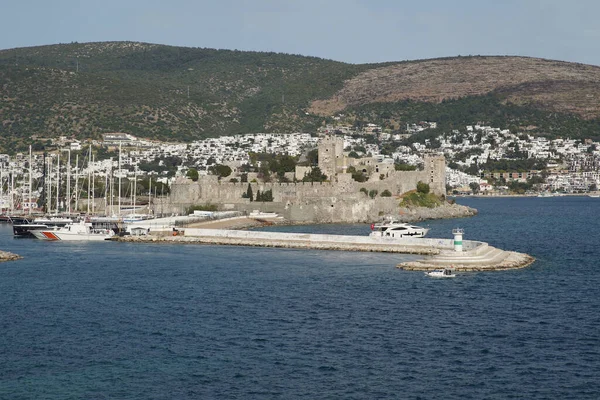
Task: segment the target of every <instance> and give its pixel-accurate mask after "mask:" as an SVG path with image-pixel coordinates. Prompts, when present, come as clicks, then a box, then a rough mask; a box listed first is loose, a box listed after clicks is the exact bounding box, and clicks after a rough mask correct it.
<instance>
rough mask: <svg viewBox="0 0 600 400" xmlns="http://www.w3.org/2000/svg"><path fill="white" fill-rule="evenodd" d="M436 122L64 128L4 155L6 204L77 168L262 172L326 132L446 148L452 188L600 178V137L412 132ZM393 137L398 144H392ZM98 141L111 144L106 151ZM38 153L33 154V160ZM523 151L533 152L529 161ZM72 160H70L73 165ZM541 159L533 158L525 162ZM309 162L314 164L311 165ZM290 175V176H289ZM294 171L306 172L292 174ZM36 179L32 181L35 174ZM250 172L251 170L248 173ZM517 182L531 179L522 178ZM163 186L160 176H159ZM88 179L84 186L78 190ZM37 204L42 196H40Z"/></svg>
mask: <svg viewBox="0 0 600 400" xmlns="http://www.w3.org/2000/svg"><path fill="white" fill-rule="evenodd" d="M436 127H437V124H436V123H435V122H419V123H413V124H407V126H406V130H405V131H403V133H397V134H393V133H389V132H384V131H383V129H382V128H381V127H379V126H377V125H375V124H371V123H369V124H367V125H366V126H365V127H364V128H363V129H360V130H357V129H353V128H352V127H351V126H346V125H328V126H325V127H323V128H322V129H321V130H320V131H319V132H318V134H316V135H315V134H312V135H311V134H309V133H293V134H275V133H256V134H246V135H235V136H222V137H218V138H209V139H204V140H199V141H195V142H192V143H164V142H157V141H149V140H145V139H139V138H136V137H134V136H132V135H130V134H126V133H110V134H105V135H104V137H103V140H98V141H97V140H90V141H87V142H85V143H82V142H79V141H76V140H70V139H68V138H66V137H61V138H59V139H49V140H47V142H49V145H48V146H47V149H45V151H35V152H32V153H31V155H30V154H23V153H18V154H16V155H15V156H12V157H11V156H9V155H7V154H1V155H0V180H1V182H2V185H0V188H1V189H2V192H1V194H0V199H1V207H2V209H4V210H6V209H9V208H19V207H22V208H27V207H29V204H28V199H30V198H33V199H38V198H39V197H40V194H41V191H42V189H43V188H42V187H41V186H40V182H41V178H42V177H45V184H46V185H48V182H54V184H56V183H57V182H59V184H60V182H61V179H62V182H63V186H64V185H65V181H66V180H67V178H66V177H67V174H69V175H70V176H71V180H72V179H78V178H76V177H83V178H84V179H85V177H87V176H95V177H97V179H98V181H102V180H104V179H106V180H108V179H109V178H106V177H108V176H110V177H111V178H110V179H116V178H124V179H128V180H132V179H138V178H141V177H143V176H145V177H148V178H150V179H151V180H152V181H154V182H155V185H156V184H158V183H160V184H163V185H165V186H166V187H168V186H170V185H171V184H172V183H173V182H174V181H175V180H176V179H178V178H181V177H186V176H189V172H190V170H194V171H196V172H197V173H198V175H200V176H201V175H209V174H211V173H214V170H212V169H211V168H214V167H215V166H218V165H223V166H227V167H229V168H230V169H231V174H230V175H229V176H227V179H228V180H230V181H232V182H233V181H238V180H240V179H241V178H242V174H246V179H248V178H249V179H260V174H258V173H256V172H253V169H252V168H249V166H253V167H254V171H257V170H258V169H259V168H260V166H261V165H260V164H261V161H257V160H255V159H253V155H256V154H274V155H277V154H278V155H288V156H291V157H294V158H295V159H296V160H297V161H298V162H299V163H302V162H303V161H304V162H305V165H309V164H310V163H309V162H307V160H306V155H307V153H308V152H309V151H310V150H311V149H315V148H316V147H317V144H318V142H319V140H320V138H321V137H322V136H323V135H332V134H333V135H336V137H340V138H342V139H343V147H344V152H345V154H346V155H347V156H349V157H350V158H356V159H363V158H364V159H367V158H369V159H373V160H376V162H378V163H380V164H388V165H394V164H403V165H409V166H415V167H417V168H418V167H419V166H421V165H422V163H423V155H424V154H427V153H431V152H436V153H438V154H443V155H444V156H445V158H446V165H447V167H446V190H447V193H448V194H449V195H451V194H455V195H456V194H461V195H468V194H485V195H506V194H530V195H531V194H539V193H552V192H559V193H588V192H595V191H596V190H597V188H598V186H599V185H600V172H599V171H600V146H599V143H597V142H593V141H591V140H574V139H554V140H549V139H547V138H545V137H534V136H531V135H528V134H526V133H520V134H515V133H511V132H510V131H509V130H507V129H504V130H503V129H499V128H494V127H490V126H483V125H470V126H466V127H464V129H460V130H452V131H451V132H447V133H442V134H440V135H438V136H435V137H430V136H429V137H428V138H426V139H424V140H419V141H416V140H415V141H412V143H408V142H407V139H410V138H411V137H414V135H416V134H419V133H422V132H426V131H428V130H433V129H436ZM390 145H391V146H392V148H393V151H391V152H390V151H385V150H384V149H389V148H390ZM97 149H104V153H103V154H104V157H102V154H97V155H94V154H96V153H98V151H97ZM30 160H31V161H30ZM500 160H504V161H506V162H505V163H504V164H505V167H504V168H502V169H500V168H498V169H486V166H487V165H490V161H492V162H493V161H500ZM518 160H528V161H530V162H529V163H528V164H527V165H525V167H524V165H521V164H520V163H518V162H517V161H518ZM67 165H70V166H71V167H70V168H67ZM527 166H535V168H527ZM304 171H305V172H306V171H307V170H304ZM282 178H283V177H282ZM285 179H286V181H289V180H294V179H298V177H294V176H293V175H289V174H288V175H286V176H285ZM30 181H31V182H37V185H36V184H35V183H34V184H33V185H32V186H31V193H29V189H28V188H29V186H28V183H29V182H30ZM242 181H243V180H242ZM515 183H520V184H527V183H529V185H525V186H522V187H521V190H520V191H518V190H517V189H518V187H517V186H515V185H514V184H515ZM155 188H156V186H155ZM84 189H85V188H82V187H79V190H84ZM33 206H34V207H35V205H33Z"/></svg>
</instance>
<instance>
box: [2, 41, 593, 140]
mask: <svg viewBox="0 0 600 400" xmlns="http://www.w3.org/2000/svg"><path fill="white" fill-rule="evenodd" d="M0 98H1V99H2V101H1V102H0V121H1V122H2V123H1V124H0V151H2V152H15V151H20V150H25V149H26V148H27V146H28V145H29V144H30V143H31V142H32V140H31V137H34V138H37V140H38V142H42V143H43V139H44V138H51V137H58V136H67V137H74V138H80V139H83V138H99V137H100V136H101V134H103V133H107V132H127V133H131V134H133V135H136V136H139V137H145V138H150V139H160V140H165V141H169V140H171V141H191V140H195V139H200V138H205V137H210V136H218V135H230V134H237V133H249V132H298V131H305V132H312V131H314V130H315V129H316V128H317V127H318V126H320V125H321V124H323V123H327V122H333V119H332V116H333V115H339V114H344V115H345V122H347V123H351V124H352V123H353V124H361V123H366V122H374V123H378V124H381V125H383V126H385V127H387V128H389V129H390V130H400V131H401V130H402V129H403V127H404V126H405V124H406V123H413V122H417V121H420V120H430V121H437V122H439V124H440V129H449V128H452V127H460V126H464V125H465V124H473V123H477V122H481V123H486V124H490V125H493V126H496V127H500V128H510V129H513V130H521V129H527V131H529V132H532V133H535V134H545V135H548V136H553V135H561V136H574V137H594V136H598V131H599V127H600V123H599V121H600V120H599V119H598V118H599V117H600V102H598V100H597V99H599V98H600V68H598V67H594V66H586V65H581V64H574V63H563V62H555V61H550V60H542V59H532V58H526V57H454V58H447V59H435V60H420V61H406V62H397V63H385V64H369V65H352V64H345V63H341V62H335V61H330V60H324V59H319V58H314V57H304V56H298V55H289V54H276V53H261V52H243V51H231V50H215V49H202V48H184V47H172V46H164V45H156V44H147V43H135V42H105V43H81V44H80V43H71V44H59V45H52V46H41V47H30V48H19V49H10V50H2V51H0Z"/></svg>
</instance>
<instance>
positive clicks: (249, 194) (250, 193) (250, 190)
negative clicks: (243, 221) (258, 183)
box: [246, 184, 254, 201]
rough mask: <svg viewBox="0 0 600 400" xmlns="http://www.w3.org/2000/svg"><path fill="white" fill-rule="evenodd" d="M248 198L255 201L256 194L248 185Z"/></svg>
mask: <svg viewBox="0 0 600 400" xmlns="http://www.w3.org/2000/svg"><path fill="white" fill-rule="evenodd" d="M246 197H247V198H249V199H250V201H254V193H252V186H250V184H248V190H246Z"/></svg>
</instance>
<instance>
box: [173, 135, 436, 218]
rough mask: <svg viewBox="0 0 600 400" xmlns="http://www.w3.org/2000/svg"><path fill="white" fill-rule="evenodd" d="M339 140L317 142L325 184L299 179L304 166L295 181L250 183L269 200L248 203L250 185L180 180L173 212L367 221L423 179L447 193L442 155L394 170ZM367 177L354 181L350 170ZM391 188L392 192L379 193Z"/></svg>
mask: <svg viewBox="0 0 600 400" xmlns="http://www.w3.org/2000/svg"><path fill="white" fill-rule="evenodd" d="M343 145H344V142H343V139H342V138H340V137H335V136H326V137H324V138H322V139H321V140H320V142H319V145H318V159H319V164H318V166H319V169H320V170H321V172H323V173H324V174H325V175H326V176H327V181H326V182H321V183H316V182H301V180H302V178H303V177H304V173H305V172H306V170H307V169H309V168H308V167H297V168H296V180H300V182H298V181H296V182H294V183H272V182H251V183H250V186H251V188H252V191H253V193H257V192H258V191H259V190H260V191H261V192H262V193H264V192H265V191H269V190H270V191H271V192H272V195H273V202H268V203H262V202H251V201H250V200H249V199H247V198H243V197H242V195H243V194H245V193H246V191H247V189H248V185H249V184H248V183H240V182H236V183H232V182H224V181H222V180H221V181H220V180H219V179H218V177H217V176H215V175H209V176H201V177H200V178H199V179H198V181H197V182H192V181H191V180H189V179H185V178H180V179H179V180H177V181H176V182H175V183H174V184H173V185H172V186H171V195H170V204H171V208H172V212H182V211H183V210H184V208H185V207H188V206H190V205H195V204H207V203H211V204H217V205H219V206H220V208H222V209H225V210H240V211H251V210H254V209H261V211H273V212H277V213H280V214H281V215H283V216H284V217H285V218H286V219H288V220H291V221H297V222H368V221H373V220H376V219H378V218H379V217H380V216H381V215H383V214H396V213H397V209H398V202H399V200H398V198H397V196H398V195H401V194H403V193H406V192H408V191H410V190H414V189H415V188H416V186H417V182H419V181H421V182H424V183H427V184H428V185H429V187H430V190H431V192H433V193H435V194H438V195H445V194H446V184H445V181H446V178H445V169H446V161H445V158H444V156H443V155H426V156H425V157H424V168H423V170H420V171H396V170H395V168H394V163H393V162H390V161H388V160H385V159H383V157H367V158H351V157H348V156H347V155H346V154H344V151H343ZM349 170H350V171H355V172H356V171H357V172H359V173H360V172H362V173H363V174H364V175H365V176H368V180H367V181H365V182H357V181H355V180H354V179H353V177H352V173H350V172H348V171H349ZM386 191H387V192H389V194H391V196H388V197H382V196H381V194H382V193H384V192H386Z"/></svg>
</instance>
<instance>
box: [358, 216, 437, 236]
mask: <svg viewBox="0 0 600 400" xmlns="http://www.w3.org/2000/svg"><path fill="white" fill-rule="evenodd" d="M371 231H372V232H371V233H370V234H369V236H370V237H376V238H380V237H382V238H413V237H414V238H420V237H424V236H425V235H426V234H427V232H429V229H427V228H423V227H420V226H416V225H411V224H407V223H404V222H400V221H399V220H395V219H388V220H385V221H383V222H381V223H377V224H371Z"/></svg>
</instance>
